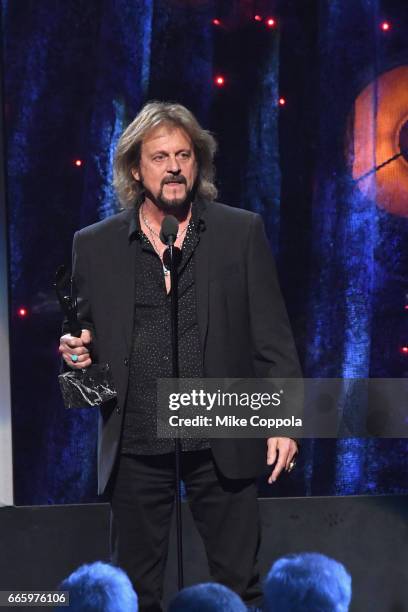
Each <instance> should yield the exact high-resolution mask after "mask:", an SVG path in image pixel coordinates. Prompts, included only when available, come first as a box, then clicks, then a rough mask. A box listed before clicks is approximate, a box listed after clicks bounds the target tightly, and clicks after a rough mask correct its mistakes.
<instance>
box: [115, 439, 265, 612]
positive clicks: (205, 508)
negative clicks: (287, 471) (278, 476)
mask: <svg viewBox="0 0 408 612" xmlns="http://www.w3.org/2000/svg"><path fill="white" fill-rule="evenodd" d="M174 472H175V467H174V455H173V454H166V455H154V456H147V455H143V456H141V455H139V456H136V455H135V456H132V455H123V456H122V457H121V458H120V464H119V467H118V473H117V477H116V481H115V484H114V488H113V495H112V502H111V508H112V534H111V535H112V545H113V562H114V563H116V564H117V565H119V566H120V567H121V568H123V569H124V570H125V571H126V572H127V574H128V576H129V578H130V579H131V581H132V583H133V585H134V588H135V590H136V592H137V594H138V597H139V605H140V609H141V611H142V612H157V611H160V610H161V606H160V600H161V597H162V591H163V575H164V568H165V563H166V558H167V549H168V540H169V530H170V521H171V513H172V509H173V503H174V492H175V482H174ZM182 478H183V481H184V483H185V487H186V493H187V498H188V502H189V504H190V508H191V511H192V514H193V517H194V521H195V523H196V526H197V528H198V531H199V532H200V534H201V537H202V538H203V541H204V544H205V548H206V552H207V557H208V563H209V568H210V572H211V575H212V578H213V579H214V580H215V581H216V582H220V583H222V584H224V585H226V586H228V587H230V588H231V589H233V590H234V591H236V592H237V593H238V594H239V595H240V596H241V597H242V598H243V600H244V601H245V603H247V604H248V605H251V604H257V603H259V601H260V599H261V589H260V585H259V574H258V570H257V554H258V548H259V540H260V522H259V512H258V503H257V488H256V483H255V481H254V480H230V479H227V478H224V477H223V476H222V474H220V473H219V471H218V470H217V468H216V466H215V464H214V461H213V459H212V454H211V451H210V450H203V451H192V452H183V453H182Z"/></svg>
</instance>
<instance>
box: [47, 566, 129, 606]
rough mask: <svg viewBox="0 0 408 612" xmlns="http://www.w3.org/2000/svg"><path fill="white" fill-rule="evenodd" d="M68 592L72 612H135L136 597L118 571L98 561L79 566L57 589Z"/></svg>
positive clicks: (122, 574)
mask: <svg viewBox="0 0 408 612" xmlns="http://www.w3.org/2000/svg"><path fill="white" fill-rule="evenodd" d="M58 590H59V591H68V592H69V606H68V607H67V608H65V610H70V611H72V612H101V610H103V612H137V611H138V602H137V595H136V593H135V592H134V590H133V588H132V585H131V583H130V580H129V578H128V577H127V576H126V574H125V572H123V571H122V570H121V569H119V568H118V567H112V565H109V564H108V563H102V562H100V561H97V562H96V563H91V564H89V565H81V567H78V569H76V570H75V571H74V572H72V574H70V575H69V576H68V577H67V578H65V579H64V580H63V581H62V582H61V584H60V585H59V586H58Z"/></svg>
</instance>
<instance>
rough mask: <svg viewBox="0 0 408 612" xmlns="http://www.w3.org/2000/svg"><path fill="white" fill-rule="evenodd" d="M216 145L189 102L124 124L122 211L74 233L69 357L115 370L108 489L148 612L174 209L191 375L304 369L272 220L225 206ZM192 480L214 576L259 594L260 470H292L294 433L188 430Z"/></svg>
mask: <svg viewBox="0 0 408 612" xmlns="http://www.w3.org/2000/svg"><path fill="white" fill-rule="evenodd" d="M215 149H216V144H215V141H214V139H213V137H212V136H211V134H209V133H208V132H206V131H205V130H203V129H202V128H201V127H200V125H199V124H198V122H197V121H196V119H195V118H194V116H193V115H192V114H191V113H190V112H189V111H188V110H187V109H186V108H184V107H183V106H181V105H178V104H169V103H162V102H151V103H149V104H147V105H145V106H144V108H143V109H142V110H141V111H140V113H139V114H138V116H137V117H136V118H135V119H134V121H133V122H132V123H131V124H130V125H129V126H128V128H127V129H126V130H125V132H124V133H123V134H122V136H121V138H120V140H119V143H118V147H117V152H116V159H115V187H116V189H117V192H118V195H119V198H120V200H121V202H122V203H123V204H124V205H125V207H126V210H125V211H124V212H121V213H119V214H118V215H115V216H113V217H111V218H109V219H105V220H104V221H102V222H100V223H97V224H95V225H92V226H90V227H88V228H85V229H83V230H81V231H80V232H77V233H76V235H75V237H74V244H73V280H74V284H75V286H76V289H77V292H78V303H79V317H80V320H81V323H82V327H83V329H84V331H83V333H82V336H81V338H79V339H75V338H73V337H71V336H70V335H64V336H63V337H62V338H61V344H60V351H61V353H62V356H63V358H64V360H65V361H66V363H67V364H68V365H69V366H70V367H73V368H83V367H88V366H89V365H90V364H91V363H92V362H93V361H96V360H97V361H100V362H101V363H105V362H109V363H110V365H111V369H112V373H113V377H114V381H115V385H116V389H117V393H118V400H117V402H116V403H115V405H111V404H110V403H109V404H107V405H106V406H104V407H103V408H102V410H101V418H100V437H99V449H98V451H99V461H98V476H99V491H100V493H102V492H103V491H104V490H105V489H106V488H107V487H108V490H109V491H110V492H111V495H112V498H111V504H112V536H113V541H114V559H115V561H116V562H117V563H118V564H119V565H120V566H121V567H122V568H123V569H125V570H126V571H127V572H128V574H129V576H130V577H131V580H132V582H133V584H134V586H135V589H136V591H137V593H138V596H139V601H140V607H141V610H146V611H147V610H149V611H154V610H160V609H161V608H160V598H161V593H162V578H163V570H164V564H165V559H166V553H167V543H168V532H169V525H170V514H171V510H172V506H173V500H174V454H173V448H174V444H173V441H172V440H163V439H162V440H160V439H157V435H156V380H157V378H160V377H163V378H165V377H171V374H172V367H171V366H172V364H171V343H170V311H169V304H170V301H169V300H170V297H169V291H170V276H169V274H168V270H167V269H166V267H165V265H164V263H163V252H164V248H165V247H164V245H163V244H162V243H161V240H160V237H159V236H160V228H161V223H162V220H163V218H164V217H165V216H166V215H167V214H169V213H171V214H173V215H174V216H175V217H177V219H178V221H179V224H180V225H179V231H178V236H177V240H176V243H175V244H176V246H177V247H179V248H180V249H181V250H182V259H181V263H180V266H179V321H178V327H179V357H180V364H179V366H180V376H182V377H188V378H194V377H202V376H205V377H211V378H224V377H231V378H234V377H240V378H241V377H242V378H254V377H255V378H256V377H282V378H287V377H298V376H299V366H298V361H297V356H296V350H295V347H294V344H293V339H292V335H291V331H290V327H289V323H288V320H287V315H286V312H285V308H284V305H283V302H282V298H281V295H280V291H279V286H278V282H277V277H276V272H275V268H274V264H273V260H272V257H271V253H270V249H269V246H268V243H267V239H266V237H265V233H264V229H263V224H262V221H261V218H260V217H259V216H258V215H256V214H253V213H250V212H247V211H243V210H239V209H234V208H231V207H228V206H224V205H221V204H217V203H215V202H214V201H213V200H214V198H215V196H216V189H215V186H214V184H213V177H214V168H213V157H214V153H215ZM181 444H182V451H183V452H182V477H183V480H184V483H185V486H186V491H187V497H188V500H189V503H190V507H191V510H192V513H193V516H194V519H195V522H196V525H197V527H198V529H199V531H200V533H201V536H202V537H203V540H204V543H205V546H206V551H207V556H208V561H209V566H210V570H211V573H212V576H213V578H214V579H215V580H216V581H218V582H220V583H222V584H225V585H226V586H228V587H230V588H232V589H233V590H235V591H236V592H237V593H238V594H239V595H241V596H242V598H243V600H244V601H245V602H246V603H247V604H248V605H252V604H253V605H255V604H257V603H259V601H260V598H261V590H260V586H259V576H258V571H257V566H256V561H257V552H258V547H259V518H258V508H257V499H256V495H257V490H256V477H257V475H259V473H260V472H261V471H262V469H263V468H264V466H265V462H266V460H267V463H268V464H269V465H273V464H275V461H276V464H275V466H274V468H273V471H272V472H271V474H270V476H269V482H273V481H275V480H276V478H277V477H278V475H279V474H280V473H281V471H282V470H283V469H289V468H290V466H291V465H293V463H292V462H293V458H294V456H295V454H296V452H297V445H296V442H295V441H294V440H290V439H287V438H271V439H269V440H268V442H267V444H266V442H265V441H264V440H260V439H258V440H248V439H235V440H231V439H228V440H227V439H225V440H221V439H216V440H215V439H214V440H204V439H203V440H182V442H181Z"/></svg>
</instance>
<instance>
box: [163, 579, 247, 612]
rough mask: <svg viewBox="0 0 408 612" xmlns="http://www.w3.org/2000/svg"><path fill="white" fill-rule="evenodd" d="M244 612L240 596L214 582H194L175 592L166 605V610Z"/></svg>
mask: <svg viewBox="0 0 408 612" xmlns="http://www.w3.org/2000/svg"><path fill="white" fill-rule="evenodd" d="M198 610H199V611H200V612H218V611H219V612H246V610H247V608H246V606H245V605H244V604H243V602H242V600H241V598H240V597H239V596H238V595H237V594H236V593H234V592H233V591H231V589H228V588H227V587H225V586H223V585H222V584H216V583H214V582H208V583H204V584H196V585H194V586H191V587H187V588H185V589H183V590H182V591H180V592H179V593H177V595H176V596H175V597H174V598H173V599H172V601H171V602H170V605H169V607H168V612H197V611H198Z"/></svg>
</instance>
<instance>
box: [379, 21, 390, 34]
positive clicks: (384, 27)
mask: <svg viewBox="0 0 408 612" xmlns="http://www.w3.org/2000/svg"><path fill="white" fill-rule="evenodd" d="M381 29H382V31H383V32H388V30H390V29H391V25H390V23H389V22H388V21H383V22H382V24H381Z"/></svg>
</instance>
